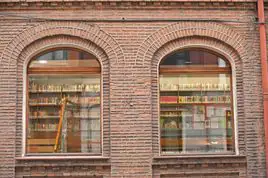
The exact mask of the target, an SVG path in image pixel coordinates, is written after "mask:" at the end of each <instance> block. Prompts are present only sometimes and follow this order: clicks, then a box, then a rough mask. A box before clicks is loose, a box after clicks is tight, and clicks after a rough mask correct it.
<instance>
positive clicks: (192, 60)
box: [160, 50, 230, 67]
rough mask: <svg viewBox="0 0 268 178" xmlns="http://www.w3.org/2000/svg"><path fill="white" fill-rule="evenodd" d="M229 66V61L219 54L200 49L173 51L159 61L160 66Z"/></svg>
mask: <svg viewBox="0 0 268 178" xmlns="http://www.w3.org/2000/svg"><path fill="white" fill-rule="evenodd" d="M165 66H166V67H167V66H172V67H185V66H187V67H190V66H192V67H198V66H200V67H204V66H207V67H230V66H229V63H228V62H226V61H225V60H223V59H222V58H220V57H219V56H217V55H215V54H212V53H209V52H206V51H201V50H186V51H181V52H175V53H173V54H171V55H169V56H167V57H166V58H165V59H163V60H162V61H161V63H160V67H165Z"/></svg>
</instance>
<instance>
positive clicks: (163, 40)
mask: <svg viewBox="0 0 268 178" xmlns="http://www.w3.org/2000/svg"><path fill="white" fill-rule="evenodd" d="M185 37H204V38H206V37H208V38H213V39H215V40H218V41H221V42H222V43H224V44H226V45H228V46H231V47H232V48H233V49H234V50H235V51H236V52H237V53H238V55H239V58H240V59H241V60H242V61H243V59H245V58H247V57H248V56H250V55H249V53H253V52H252V50H251V49H250V47H249V46H248V45H247V43H246V42H245V41H244V40H243V38H242V36H241V35H239V34H238V33H237V32H236V31H235V30H233V29H232V28H231V27H229V26H227V25H221V24H218V23H214V22H194V23H193V22H179V23H174V24H171V25H169V26H167V27H164V28H162V29H160V30H159V31H157V32H155V33H154V34H152V35H151V36H149V37H148V38H147V39H146V40H145V41H144V42H143V43H142V44H141V46H140V48H139V50H138V52H137V57H136V65H139V66H140V65H145V64H148V63H151V60H152V59H153V56H154V54H155V53H156V51H157V50H159V49H160V48H161V47H162V46H164V45H165V44H167V43H169V42H170V41H173V40H177V39H181V38H185Z"/></svg>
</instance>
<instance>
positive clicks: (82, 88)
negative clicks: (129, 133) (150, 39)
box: [26, 48, 102, 155]
mask: <svg viewBox="0 0 268 178" xmlns="http://www.w3.org/2000/svg"><path fill="white" fill-rule="evenodd" d="M26 112H27V114H26V138H27V139H26V154H37V153H38V154H48V153H50V154H61V153H63V154H64V153H65V154H66V153H68V154H69V153H87V154H94V155H99V154H101V145H102V143H101V140H102V139H101V138H102V136H101V133H102V132H101V130H102V128H101V65H100V63H99V61H98V59H97V58H96V57H95V56H94V55H92V54H90V53H88V52H85V51H82V50H79V49H75V48H59V49H53V50H49V51H44V52H42V53H40V54H38V55H36V56H35V57H33V58H32V59H31V62H30V63H29V64H28V68H27V108H26Z"/></svg>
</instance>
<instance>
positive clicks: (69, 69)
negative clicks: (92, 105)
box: [22, 47, 104, 158]
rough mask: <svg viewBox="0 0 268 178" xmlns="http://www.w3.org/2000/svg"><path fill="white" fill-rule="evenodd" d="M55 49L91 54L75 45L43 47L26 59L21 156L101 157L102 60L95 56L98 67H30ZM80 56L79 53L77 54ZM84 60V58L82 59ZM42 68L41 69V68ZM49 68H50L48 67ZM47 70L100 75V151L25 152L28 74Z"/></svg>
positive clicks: (46, 72)
mask: <svg viewBox="0 0 268 178" xmlns="http://www.w3.org/2000/svg"><path fill="white" fill-rule="evenodd" d="M57 50H75V51H79V52H85V53H89V54H91V55H93V54H92V52H90V51H87V50H86V49H79V48H77V47H53V48H49V49H45V50H42V51H39V52H37V53H35V54H34V55H32V56H31V57H29V60H28V61H26V65H25V67H24V70H23V73H24V74H23V109H22V111H23V123H22V124H23V125H22V128H23V129H22V137H23V139H22V157H45V158H49V157H57V158H59V157H62V156H64V157H66V156H67V157H68V156H71V157H90V158H92V157H102V156H103V154H104V153H103V150H104V149H103V135H104V134H103V67H102V62H101V60H100V59H98V57H96V56H95V59H96V60H97V61H98V63H99V67H64V68H62V67H33V68H32V69H31V70H29V69H30V67H29V66H30V64H31V62H32V61H34V60H36V58H37V57H39V56H42V55H44V54H47V53H49V52H53V51H57ZM93 56H94V55H93ZM79 57H80V55H79ZM83 60H84V59H83ZM42 68H43V69H42ZM49 68H50V69H49ZM48 72H53V73H51V75H56V76H57V75H60V74H62V75H70V74H74V75H76V74H98V75H100V77H99V80H100V144H101V145H100V153H82V152H80V153H75V152H74V153H27V129H28V118H29V115H28V110H29V109H28V107H29V106H28V104H29V76H30V75H32V74H34V75H39V74H40V75H42V74H48Z"/></svg>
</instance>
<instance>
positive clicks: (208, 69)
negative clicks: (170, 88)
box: [158, 49, 236, 156]
mask: <svg viewBox="0 0 268 178" xmlns="http://www.w3.org/2000/svg"><path fill="white" fill-rule="evenodd" d="M186 50H187V49H186ZM188 50H189V49H188ZM195 50H196V49H195ZM202 50H203V49H202ZM180 51H181V50H180ZM180 51H176V52H180ZM204 51H206V52H210V51H208V50H204ZM210 53H211V52H210ZM171 54H174V53H171ZM212 54H215V55H217V56H218V57H220V58H221V59H223V60H224V61H225V62H226V63H227V64H228V66H227V67H212V66H204V67H200V66H187V65H186V66H176V65H170V66H169V65H162V66H161V62H160V63H159V66H158V69H159V70H158V109H159V111H158V124H159V130H158V134H159V141H158V144H159V154H160V156H187V155H191V156H193V155H197V156H198V155H234V154H235V153H236V148H235V146H236V144H235V142H236V140H235V120H234V118H235V117H234V115H235V113H234V96H233V74H232V69H231V64H230V63H229V61H228V60H226V59H225V57H223V56H221V55H218V54H216V53H214V52H212ZM169 55H170V54H169ZM166 58H167V57H164V58H163V59H162V60H165V59H166ZM172 74H229V75H230V99H231V102H230V108H231V113H232V116H231V126H232V148H233V150H231V151H224V152H217V153H213V152H207V153H202V152H200V153H196V152H194V153H179V152H178V153H174V154H173V153H172V154H169V153H163V151H162V145H161V135H162V134H161V124H160V120H161V119H160V118H161V116H160V115H161V114H160V112H161V107H160V105H161V104H160V96H161V95H160V75H172ZM194 105H198V104H194V103H193V106H194ZM201 105H207V104H205V103H203V104H201Z"/></svg>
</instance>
